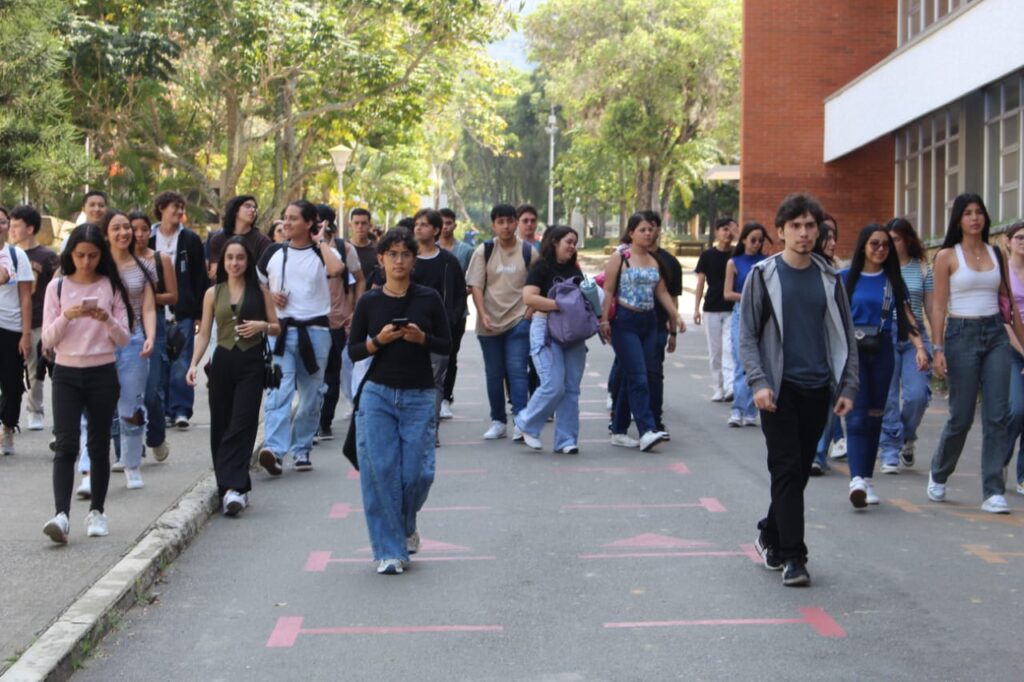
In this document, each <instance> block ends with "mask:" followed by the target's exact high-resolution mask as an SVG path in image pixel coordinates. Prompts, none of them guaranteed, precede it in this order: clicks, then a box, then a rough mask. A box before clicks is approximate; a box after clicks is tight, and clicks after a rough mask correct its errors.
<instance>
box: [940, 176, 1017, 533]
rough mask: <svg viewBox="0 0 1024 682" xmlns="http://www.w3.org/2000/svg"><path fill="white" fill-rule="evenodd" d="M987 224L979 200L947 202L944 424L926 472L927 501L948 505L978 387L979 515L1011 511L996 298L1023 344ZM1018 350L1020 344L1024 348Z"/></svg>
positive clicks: (1003, 344) (1003, 356) (1004, 357)
mask: <svg viewBox="0 0 1024 682" xmlns="http://www.w3.org/2000/svg"><path fill="white" fill-rule="evenodd" d="M990 225H991V220H990V219H989V215H988V210H986V208H985V202H984V201H982V199H981V197H980V196H978V195H977V194H971V193H965V194H961V195H960V196H958V197H957V198H956V199H954V200H953V208H952V209H951V210H950V214H949V225H948V227H947V228H946V239H945V241H943V243H942V248H941V249H940V250H939V252H938V253H937V254H936V255H935V265H934V267H935V270H934V277H935V293H934V294H933V296H932V316H931V321H932V324H933V325H934V326H933V327H932V331H933V332H934V334H935V337H936V338H937V339H939V338H941V339H943V340H944V345H939V344H935V345H934V346H933V349H934V352H935V361H934V367H935V373H936V374H938V375H939V376H940V377H947V379H946V380H947V382H948V384H949V419H948V420H947V421H946V425H945V427H944V428H943V429H942V435H941V436H940V437H939V442H938V445H937V446H936V448H935V454H934V455H933V456H932V465H931V471H930V472H929V474H928V488H927V492H928V499H930V500H932V501H933V502H944V501H945V500H946V481H948V480H949V477H950V476H951V475H952V474H953V472H954V471H955V470H956V463H957V461H958V460H959V459H960V453H961V452H962V451H963V449H964V442H965V441H966V440H967V434H968V432H970V430H971V424H973V423H974V410H975V408H976V406H977V402H978V395H979V389H980V395H981V406H982V409H981V416H982V422H981V426H982V443H981V487H982V494H983V495H982V496H983V499H984V501H983V502H982V505H981V509H982V511H985V512H989V513H990V514H1009V513H1010V507H1009V505H1007V503H1006V498H1005V497H1003V495H1004V493H1005V486H1006V481H1005V480H1004V477H1003V464H1004V463H1005V461H1006V453H1007V451H1008V450H1009V448H1010V405H1009V399H1010V382H1009V381H1008V380H1007V377H1009V375H1010V371H1011V367H1012V360H1011V358H1010V342H1009V339H1008V337H1007V334H1006V330H1005V329H1004V327H1003V318H1002V316H1001V315H1000V311H999V297H1000V296H1004V297H1006V298H1007V299H1009V302H1010V307H1011V311H1010V315H1011V317H1010V320H1011V323H1012V325H1013V331H1014V332H1015V335H1016V336H1017V341H1018V342H1019V343H1021V342H1024V327H1022V325H1021V319H1020V314H1019V312H1018V310H1017V304H1016V303H1015V302H1014V301H1013V292H1012V291H1011V290H1010V287H1009V286H1008V285H1007V284H1006V282H1007V275H1006V271H1005V269H1004V264H1003V259H1002V258H1001V257H1000V254H999V252H998V251H996V250H995V249H994V248H993V247H992V246H990V245H989V243H988V232H989V227H990ZM1022 345H1024V344H1022Z"/></svg>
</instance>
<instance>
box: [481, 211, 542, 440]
mask: <svg viewBox="0 0 1024 682" xmlns="http://www.w3.org/2000/svg"><path fill="white" fill-rule="evenodd" d="M516 220H517V216H516V209H515V207H514V206H511V205H509V204H498V205H497V206H495V207H494V208H492V209H491V229H492V230H493V232H494V241H488V242H485V243H483V244H481V245H480V246H478V247H477V248H476V250H475V251H474V252H473V258H472V259H471V260H470V262H469V271H468V272H467V274H466V284H467V285H469V287H470V290H471V292H472V295H473V305H475V306H476V312H477V321H476V336H477V339H478V340H479V341H480V350H481V351H483V356H484V372H485V374H486V376H487V401H488V403H490V407H491V427H490V428H489V429H487V432H486V433H485V434H484V440H494V439H497V438H504V437H505V435H506V428H505V422H506V421H507V416H506V413H505V377H506V376H507V377H508V384H509V395H510V397H511V399H512V414H513V415H514V414H516V413H517V412H519V410H521V409H523V408H524V407H526V401H527V393H528V379H527V369H526V366H527V358H528V357H529V354H530V322H529V320H527V319H526V304H525V303H524V302H523V287H524V286H526V275H527V272H528V270H529V267H530V265H532V264H533V263H534V262H535V261H536V260H537V259H538V257H539V256H538V254H537V252H536V250H534V249H533V248H532V247H530V246H529V245H528V244H525V243H524V242H523V241H522V240H521V239H519V238H518V237H517V236H516ZM512 438H513V439H514V440H520V439H521V438H522V436H521V434H519V429H518V428H513V431H512Z"/></svg>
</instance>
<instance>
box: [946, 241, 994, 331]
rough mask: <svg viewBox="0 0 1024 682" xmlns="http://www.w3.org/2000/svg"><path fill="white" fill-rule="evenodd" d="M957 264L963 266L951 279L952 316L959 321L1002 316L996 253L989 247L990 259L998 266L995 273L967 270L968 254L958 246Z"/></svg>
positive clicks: (950, 305) (950, 309) (956, 248)
mask: <svg viewBox="0 0 1024 682" xmlns="http://www.w3.org/2000/svg"><path fill="white" fill-rule="evenodd" d="M953 248H954V249H955V250H956V260H957V263H959V266H960V267H958V268H957V269H956V272H954V273H953V275H952V276H951V277H950V278H949V314H950V315H955V316H956V317H987V316H989V315H998V314H999V281H1000V280H999V261H998V260H996V253H995V250H994V249H993V248H992V247H991V246H990V245H988V244H986V245H985V248H987V249H988V255H989V258H991V259H992V264H993V265H994V266H995V267H993V268H992V269H991V270H984V271H981V272H979V271H977V270H971V269H970V268H969V267H967V260H966V259H965V258H964V250H963V249H962V248H960V245H959V244H957V245H956V246H954V247H953Z"/></svg>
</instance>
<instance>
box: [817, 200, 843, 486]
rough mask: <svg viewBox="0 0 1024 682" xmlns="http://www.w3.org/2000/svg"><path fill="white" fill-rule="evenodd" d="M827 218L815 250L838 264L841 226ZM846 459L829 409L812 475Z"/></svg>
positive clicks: (839, 420) (837, 424) (840, 431)
mask: <svg viewBox="0 0 1024 682" xmlns="http://www.w3.org/2000/svg"><path fill="white" fill-rule="evenodd" d="M824 216H825V220H823V221H822V223H821V228H820V230H819V231H818V244H817V245H816V246H815V250H817V251H818V252H820V253H821V254H822V255H823V256H824V257H825V260H826V261H828V264H829V265H830V266H831V267H833V268H835V266H836V243H837V240H838V239H839V227H838V225H837V223H836V219H835V218H834V217H832V215H831V214H829V213H828V212H825V213H824ZM830 458H831V459H846V436H845V435H844V434H843V419H842V417H837V416H836V414H835V412H832V411H829V413H828V422H826V423H825V431H824V432H823V433H822V434H821V439H820V440H818V449H817V452H815V454H814V462H813V463H811V476H824V475H825V472H826V471H828V470H829V465H828V460H829V459H830Z"/></svg>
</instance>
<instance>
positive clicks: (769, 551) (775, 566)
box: [754, 533, 782, 571]
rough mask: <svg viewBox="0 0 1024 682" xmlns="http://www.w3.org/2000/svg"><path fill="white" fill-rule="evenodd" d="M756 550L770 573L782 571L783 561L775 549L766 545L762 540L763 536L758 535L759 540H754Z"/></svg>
mask: <svg viewBox="0 0 1024 682" xmlns="http://www.w3.org/2000/svg"><path fill="white" fill-rule="evenodd" d="M754 549H756V550H757V553H758V554H760V555H761V558H762V559H764V567H765V568H767V569H768V570H769V571H781V570H782V559H780V558H779V557H778V556H776V554H775V549H774V548H773V547H769V546H768V545H766V544H765V542H764V540H763V539H762V538H761V534H760V533H758V535H757V539H756V540H754Z"/></svg>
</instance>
